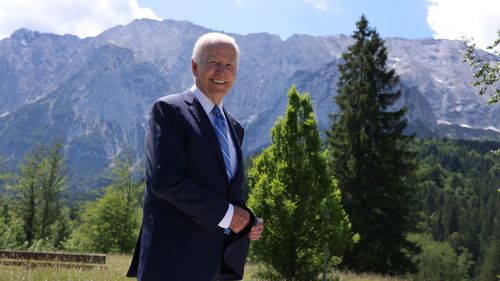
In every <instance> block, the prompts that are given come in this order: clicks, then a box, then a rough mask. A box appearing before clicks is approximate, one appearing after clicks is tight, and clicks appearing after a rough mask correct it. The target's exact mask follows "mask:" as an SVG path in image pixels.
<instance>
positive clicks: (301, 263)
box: [249, 86, 353, 280]
mask: <svg viewBox="0 0 500 281" xmlns="http://www.w3.org/2000/svg"><path fill="white" fill-rule="evenodd" d="M249 187H250V198H249V206H250V208H252V209H253V210H254V211H255V213H256V214H259V215H260V216H262V217H264V218H265V219H266V228H265V230H264V232H265V233H264V234H263V236H262V237H261V239H260V240H259V241H258V242H257V243H254V244H253V248H252V252H253V257H254V258H255V259H256V260H257V261H260V262H261V263H262V264H264V265H265V267H266V269H265V271H264V273H261V274H262V275H263V276H265V277H267V278H269V279H272V280H315V279H316V278H317V276H318V273H319V272H321V271H323V272H327V271H330V270H331V269H332V267H333V266H334V265H336V264H338V262H339V260H340V259H341V257H342V254H343V252H344V250H345V248H347V247H349V245H351V244H352V240H353V236H352V235H351V233H350V225H349V220H348V218H347V216H346V214H345V212H344V210H343V209H342V207H341V204H340V194H339V190H338V188H337V186H336V183H335V181H334V180H333V179H332V178H331V174H330V173H329V172H328V163H327V154H325V153H324V152H322V151H321V140H320V136H319V131H318V128H317V123H316V120H315V116H314V113H313V109H312V105H311V100H310V98H309V96H308V95H307V94H306V95H300V94H299V93H298V92H297V90H296V88H295V86H293V87H292V88H291V89H290V91H289V92H288V106H287V110H286V114H285V117H284V118H279V119H278V120H277V121H276V123H275V125H274V127H273V128H272V130H271V145H270V146H269V147H268V148H266V149H265V150H264V151H263V152H262V153H261V154H260V155H259V156H257V157H256V158H255V159H254V161H253V164H252V166H251V167H250V169H249Z"/></svg>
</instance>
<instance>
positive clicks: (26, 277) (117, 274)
mask: <svg viewBox="0 0 500 281" xmlns="http://www.w3.org/2000/svg"><path fill="white" fill-rule="evenodd" d="M130 260H131V256H121V255H107V256H106V266H107V268H106V269H92V270H76V269H59V268H48V267H45V268H34V269H27V268H24V267H21V266H4V265H0V280H2V281H11V280H12V281H21V280H22V281H133V280H134V279H131V278H127V277H125V273H126V272H127V270H128V266H129V264H130ZM257 270H258V266H257V265H254V264H249V265H247V267H246V272H245V279H243V280H244V281H251V280H256V279H254V278H252V277H253V275H254V273H255V272H256V271H257ZM334 277H340V279H339V280H340V281H407V280H406V279H398V278H390V277H382V276H377V275H372V274H366V275H356V274H351V273H345V272H335V273H332V274H330V275H329V276H328V278H329V280H335V279H333V278H334Z"/></svg>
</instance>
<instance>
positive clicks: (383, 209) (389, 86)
mask: <svg viewBox="0 0 500 281" xmlns="http://www.w3.org/2000/svg"><path fill="white" fill-rule="evenodd" d="M356 25H357V30H356V31H355V32H354V34H353V35H352V37H353V38H354V39H355V43H354V44H353V45H352V46H350V47H349V48H348V52H347V53H344V54H343V55H342V57H343V60H344V63H343V64H340V65H339V66H338V69H339V71H340V72H341V76H340V78H339V81H338V87H337V88H338V90H337V91H338V95H337V97H336V101H337V104H338V106H339V108H340V112H339V113H338V114H336V115H334V116H333V125H332V129H331V131H330V132H329V133H328V139H329V143H330V145H331V147H332V158H333V170H334V176H335V177H336V178H337V179H338V181H339V186H340V189H341V191H342V204H343V206H344V208H345V210H346V212H347V213H348V215H349V217H350V219H351V222H352V230H353V232H355V233H359V235H360V236H361V239H360V241H359V243H357V244H356V245H354V247H353V248H352V250H351V251H349V252H348V253H347V254H346V256H345V260H344V265H345V266H346V267H348V268H350V269H351V270H354V271H370V272H378V273H383V274H401V273H404V272H407V271H414V270H415V265H414V264H413V263H412V260H411V258H410V255H411V254H413V253H416V252H417V251H418V248H417V247H416V246H415V244H413V243H411V242H409V241H408V240H407V239H406V234H407V233H409V232H411V231H412V230H413V228H414V222H413V221H412V209H411V208H412V193H413V191H412V188H411V184H410V182H409V181H410V178H411V175H412V174H413V173H414V170H415V164H414V157H415V154H414V153H412V152H410V151H409V148H408V145H409V142H410V141H411V140H412V138H413V137H412V136H406V135H404V134H403V130H404V129H405V127H406V125H407V123H406V121H405V120H404V115H405V113H406V109H405V108H400V109H398V108H395V102H396V101H397V100H398V99H399V98H400V96H401V91H400V90H398V88H399V87H398V80H399V79H398V76H397V75H395V72H394V70H388V69H387V68H386V60H387V49H386V48H385V46H384V41H383V40H382V39H381V38H380V36H379V34H378V33H377V31H376V30H375V29H373V28H370V27H369V26H368V21H367V20H366V18H365V17H364V16H362V17H361V19H360V20H359V21H358V22H357V24H356Z"/></svg>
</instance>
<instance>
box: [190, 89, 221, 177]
mask: <svg viewBox="0 0 500 281" xmlns="http://www.w3.org/2000/svg"><path fill="white" fill-rule="evenodd" d="M182 94H183V95H184V100H185V101H186V103H187V104H188V108H189V112H191V115H193V117H194V119H195V120H196V122H198V125H199V126H200V128H201V131H202V133H203V135H205V136H206V137H207V139H208V140H209V141H210V144H211V146H212V148H213V149H214V152H215V155H216V156H217V159H218V160H219V164H220V165H221V168H222V169H223V171H224V174H226V165H225V164H224V159H223V158H222V151H221V148H220V145H219V141H218V140H217V136H216V135H215V132H214V129H213V126H212V122H210V119H208V116H207V114H206V113H205V110H204V109H203V107H202V106H201V104H200V102H199V101H198V100H197V99H195V97H194V94H193V93H192V92H191V91H189V90H187V91H185V92H184V93H182Z"/></svg>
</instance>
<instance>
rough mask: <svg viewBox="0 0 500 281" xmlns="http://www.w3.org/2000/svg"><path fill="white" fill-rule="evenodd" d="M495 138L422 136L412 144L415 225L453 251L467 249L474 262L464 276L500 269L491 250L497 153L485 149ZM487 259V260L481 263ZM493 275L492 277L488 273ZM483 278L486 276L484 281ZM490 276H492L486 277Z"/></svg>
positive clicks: (499, 174) (499, 169)
mask: <svg viewBox="0 0 500 281" xmlns="http://www.w3.org/2000/svg"><path fill="white" fill-rule="evenodd" d="M498 148H500V143H498V142H479V141H464V140H423V141H417V142H416V149H418V151H419V153H418V158H419V159H420V165H419V168H418V171H417V181H416V187H417V192H416V194H415V195H416V198H417V202H418V204H417V206H418V209H419V212H420V216H419V220H420V222H419V228H420V229H421V230H422V231H425V232H428V233H430V234H431V235H432V238H433V239H434V240H436V241H440V242H447V243H449V245H451V247H452V249H453V250H454V252H455V253H456V254H457V255H460V254H461V253H462V252H463V249H467V252H469V253H470V254H471V261H472V262H473V263H474V264H475V265H476V267H475V268H473V269H471V270H470V271H469V275H470V277H472V276H479V274H480V273H481V274H482V272H484V271H485V270H486V269H483V268H485V267H486V265H484V266H483V264H485V263H487V264H490V265H493V264H494V265H495V266H496V267H495V266H493V267H492V266H488V268H490V269H488V271H489V272H494V271H495V270H497V272H498V270H500V263H496V264H495V262H494V260H495V259H496V258H497V257H495V255H494V253H497V254H498V253H499V252H498V250H497V252H495V251H493V250H491V249H492V248H494V247H496V245H495V239H492V237H497V236H495V234H494V232H495V227H496V224H495V223H496V221H498V218H497V217H498V216H499V213H500V210H499V207H500V206H499V205H498V202H497V201H498V200H499V199H498V197H499V195H498V192H497V191H496V190H497V189H498V183H500V155H494V154H491V153H489V151H490V150H496V149H498ZM487 260H488V261H487ZM493 276H494V275H493ZM485 280H487V279H485ZM489 280H494V279H489Z"/></svg>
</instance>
